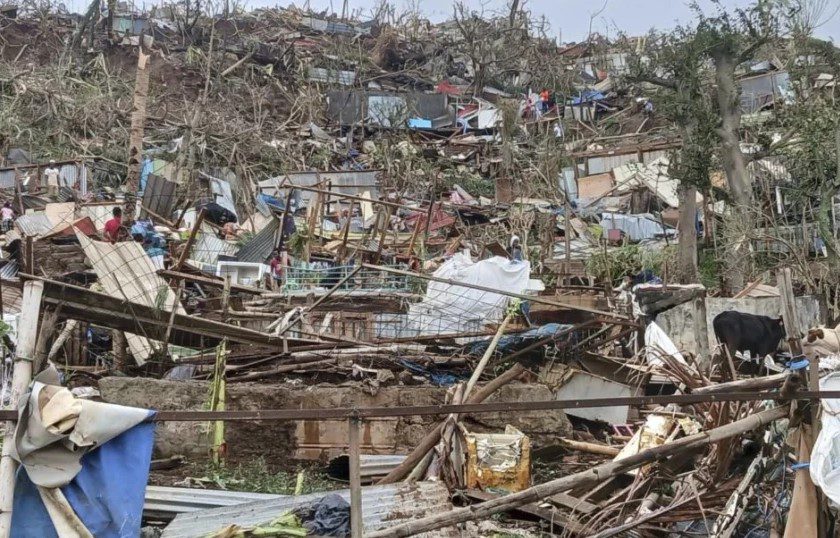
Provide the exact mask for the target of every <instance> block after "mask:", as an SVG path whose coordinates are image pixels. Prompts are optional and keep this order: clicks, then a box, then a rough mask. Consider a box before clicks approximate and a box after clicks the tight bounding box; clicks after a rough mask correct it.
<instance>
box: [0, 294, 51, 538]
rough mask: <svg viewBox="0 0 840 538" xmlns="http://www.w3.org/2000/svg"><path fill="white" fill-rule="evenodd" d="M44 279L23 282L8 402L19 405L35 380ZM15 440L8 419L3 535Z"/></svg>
mask: <svg viewBox="0 0 840 538" xmlns="http://www.w3.org/2000/svg"><path fill="white" fill-rule="evenodd" d="M43 293H44V284H43V282H37V281H34V282H27V283H25V284H24V285H23V300H22V302H21V304H22V305H23V311H22V312H21V315H20V320H19V323H18V327H20V332H19V333H18V346H17V354H16V355H15V362H14V371H13V373H12V390H11V393H10V394H9V401H10V402H12V405H17V403H18V402H19V401H20V399H21V397H22V396H23V395H24V394H25V393H26V389H27V387H29V383H30V381H32V363H33V361H34V358H35V357H34V355H35V344H36V342H37V340H38V318H39V317H40V313H41V297H42V296H43ZM14 439H15V423H14V422H7V423H6V431H5V432H4V434H3V453H2V454H3V456H2V458H0V537H3V538H5V537H8V536H9V534H10V532H11V530H12V506H13V504H14V495H15V470H16V469H17V463H16V462H15V460H13V459H12V456H11V453H12V447H13V446H14V443H15V441H14Z"/></svg>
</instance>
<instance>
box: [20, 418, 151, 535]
mask: <svg viewBox="0 0 840 538" xmlns="http://www.w3.org/2000/svg"><path fill="white" fill-rule="evenodd" d="M153 415H154V411H150V412H149V416H150V417H151V416H153ZM154 435H155V425H154V423H153V422H143V423H141V424H138V425H137V426H135V427H133V428H131V429H130V430H128V431H126V432H124V433H122V434H120V435H118V436H117V437H115V438H114V439H112V440H110V441H108V442H107V443H105V444H103V445H102V446H101V447H99V448H97V449H95V450H92V451H90V452H88V453H87V454H85V455H84V456H83V457H82V470H81V471H79V474H77V475H76V477H75V478H74V479H73V480H72V481H71V482H70V483H69V484H67V485H66V486H64V487H62V488H61V491H62V493H64V496H65V497H66V498H67V501H68V502H69V503H70V506H72V507H73V510H74V511H75V512H76V515H78V516H79V519H81V520H82V523H84V524H85V526H86V527H87V528H88V530H90V532H91V533H92V534H93V535H94V536H96V538H134V537H136V536H139V535H140V524H141V519H142V517H143V500H144V497H145V494H146V483H147V482H148V480H149V462H150V461H151V458H152V445H153V444H154ZM11 537H12V538H33V537H39V538H41V537H43V538H58V534H57V533H56V531H55V528H54V527H53V524H52V521H51V520H50V516H49V514H48V513H47V509H46V507H45V506H44V503H43V502H42V501H41V496H40V494H39V493H38V489H37V488H36V486H35V485H34V484H33V483H32V481H31V480H29V476H28V475H27V474H26V470H25V469H24V468H23V467H21V468H20V469H19V470H18V473H17V481H16V483H15V499H14V506H13V512H12V532H11Z"/></svg>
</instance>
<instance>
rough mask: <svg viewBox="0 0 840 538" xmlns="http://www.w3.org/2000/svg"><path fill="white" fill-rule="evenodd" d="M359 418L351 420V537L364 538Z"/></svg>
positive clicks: (349, 425)
mask: <svg viewBox="0 0 840 538" xmlns="http://www.w3.org/2000/svg"><path fill="white" fill-rule="evenodd" d="M360 425H361V421H360V420H359V419H357V418H351V419H350V420H349V424H348V427H349V432H350V451H349V452H350V536H352V537H353V538H362V529H363V526H364V522H363V520H362V474H361V463H360V458H361V454H360V449H359V427H360Z"/></svg>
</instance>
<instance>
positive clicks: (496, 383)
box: [377, 363, 525, 484]
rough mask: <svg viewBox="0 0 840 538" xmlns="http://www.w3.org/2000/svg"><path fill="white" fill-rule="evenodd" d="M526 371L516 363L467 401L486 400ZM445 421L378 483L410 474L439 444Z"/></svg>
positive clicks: (389, 481)
mask: <svg viewBox="0 0 840 538" xmlns="http://www.w3.org/2000/svg"><path fill="white" fill-rule="evenodd" d="M524 372H525V367H524V366H522V365H521V364H519V363H515V364H514V365H513V366H512V367H511V368H510V369H509V370H507V371H506V372H505V373H503V374H502V375H500V376H499V377H497V378H496V379H494V380H493V381H490V382H489V383H487V384H486V385H484V386H483V387H481V388H480V389H478V390H477V391H476V392H475V395H473V397H472V398H470V399H468V400H467V403H471V404H472V403H481V402H483V401H484V400H486V399H487V398H488V397H489V396H490V395H491V394H493V393H494V392H496V391H497V390H499V388H501V387H503V386H505V385H507V384H508V383H510V382H511V381H513V380H515V379H517V378H519V376H521V375H522V374H523V373H524ZM443 424H444V422H439V423H438V424H437V426H435V427H434V428H433V429H432V430H431V431H430V432H429V433H427V434H426V436H425V437H423V439H422V440H421V441H420V442H419V443H417V446H416V447H414V450H412V451H411V454H409V455H408V456H407V457H406V458H405V460H403V462H402V463H400V464H399V465H398V466H397V467H395V468H394V469H393V470H392V471H391V472H390V473H388V474H387V475H386V476H385V477H384V478H382V479H381V480H380V481H379V482H377V484H393V483H394V482H398V481H400V480H402V479H403V478H404V477H405V476H406V475H408V474H409V473H410V472H411V470H412V469H414V468H415V467H416V466H417V465H418V464H420V463H421V462H422V461H423V458H425V456H426V454H427V453H428V452H429V451H430V450H431V449H433V448H434V447H435V445H436V444H438V441H440V436H441V434H442V433H443Z"/></svg>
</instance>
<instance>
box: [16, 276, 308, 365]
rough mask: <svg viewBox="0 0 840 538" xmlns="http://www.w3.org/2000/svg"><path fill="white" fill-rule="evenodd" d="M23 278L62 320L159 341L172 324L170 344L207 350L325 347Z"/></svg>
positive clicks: (56, 283)
mask: <svg viewBox="0 0 840 538" xmlns="http://www.w3.org/2000/svg"><path fill="white" fill-rule="evenodd" d="M20 277H21V279H22V280H24V281H32V280H35V281H40V282H43V283H44V303H45V304H47V305H51V306H54V307H58V306H61V309H60V316H61V318H63V319H78V320H83V321H86V322H89V323H93V324H95V325H100V326H102V327H107V328H110V329H117V330H121V331H126V332H129V333H134V334H139V335H142V336H145V337H147V338H151V339H153V340H159V341H163V340H164V338H165V337H166V335H167V331H168V330H169V327H170V322H171V332H170V333H169V342H170V343H172V344H175V345H179V346H184V347H193V348H196V347H197V348H207V347H212V346H216V345H218V344H219V342H221V340H222V338H227V339H228V340H230V341H232V342H238V343H242V344H250V345H255V346H261V347H266V348H272V349H278V350H283V351H287V350H289V349H293V348H296V347H300V346H306V345H314V344H323V342H321V341H315V340H306V339H302V338H286V337H279V336H275V335H272V334H267V333H263V332H260V331H255V330H253V329H246V328H243V327H238V326H236V325H230V324H228V323H221V322H218V321H213V320H209V319H205V318H199V317H195V316H189V315H184V314H177V313H176V314H174V315H172V312H170V311H167V310H164V309H156V308H152V307H149V306H145V305H141V304H138V303H132V302H127V301H123V300H122V299H117V298H114V297H111V296H110V295H106V294H104V293H98V292H95V291H91V290H89V289H87V288H83V287H81V286H75V285H73V284H67V283H63V282H57V281H55V280H50V279H46V278H41V277H37V276H34V275H28V274H25V273H21V274H20Z"/></svg>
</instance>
